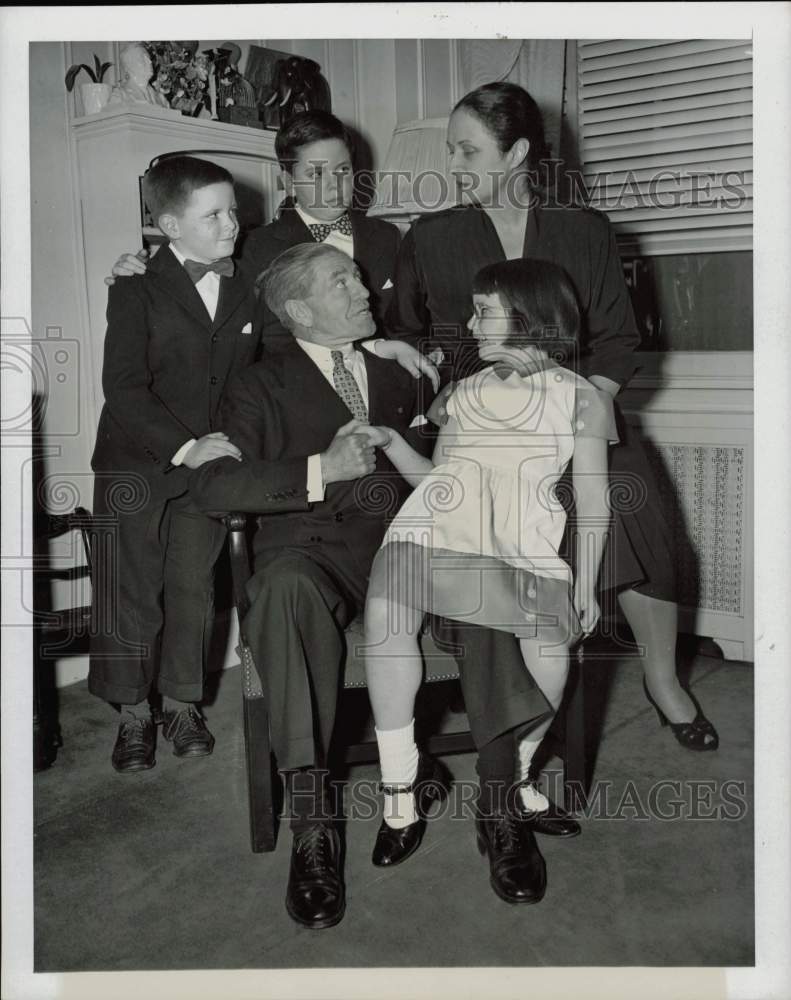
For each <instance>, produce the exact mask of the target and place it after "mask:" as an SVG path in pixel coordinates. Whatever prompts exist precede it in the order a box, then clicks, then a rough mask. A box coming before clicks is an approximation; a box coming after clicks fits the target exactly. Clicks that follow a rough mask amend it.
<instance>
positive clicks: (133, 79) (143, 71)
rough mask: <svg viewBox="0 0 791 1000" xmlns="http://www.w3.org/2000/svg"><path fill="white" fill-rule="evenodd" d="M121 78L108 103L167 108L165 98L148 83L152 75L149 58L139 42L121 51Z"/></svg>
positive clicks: (152, 69) (152, 68) (152, 70)
mask: <svg viewBox="0 0 791 1000" xmlns="http://www.w3.org/2000/svg"><path fill="white" fill-rule="evenodd" d="M121 68H122V70H123V74H124V75H123V78H122V80H121V82H120V83H117V84H116V85H115V86H114V87H113V92H112V94H111V96H110V101H109V103H110V104H111V105H117V104H154V105H156V106H157V107H160V108H169V107H170V105H169V104H168V101H167V98H166V97H165V96H164V94H160V93H159V91H158V90H155V89H154V88H153V87H152V86H151V85H150V83H149V82H148V81H149V80H150V79H151V77H152V76H153V73H154V67H153V65H152V63H151V56H150V55H149V54H148V52H147V51H146V48H145V46H144V45H141V44H140V42H132V43H131V44H129V45H127V46H125V47H124V48H123V49H122V50H121Z"/></svg>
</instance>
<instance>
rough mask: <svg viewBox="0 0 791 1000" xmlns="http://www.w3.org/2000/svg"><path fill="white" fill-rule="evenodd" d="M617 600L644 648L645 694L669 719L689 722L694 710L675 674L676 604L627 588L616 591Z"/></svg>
mask: <svg viewBox="0 0 791 1000" xmlns="http://www.w3.org/2000/svg"><path fill="white" fill-rule="evenodd" d="M618 603H619V604H620V606H621V610H622V611H623V613H624V615H625V616H626V620H627V622H628V623H629V627H630V628H631V630H632V633H633V634H634V637H635V641H636V642H637V644H638V645H639V646H642V647H643V649H644V654H643V671H644V673H645V682H646V685H647V687H648V693H649V694H650V695H651V697H652V698H653V699H654V701H655V702H656V704H657V705H658V706H659V708H660V709H661V710H662V711H663V712H664V713H665V715H666V716H667V718H668V720H669V721H670V722H674V723H679V722H691V721H692V720H693V719H694V718H695V715H696V709H695V706H694V704H693V703H692V699H691V698H690V697H689V695H688V694H687V693H686V691H684V689H683V688H682V687H681V685H680V684H679V682H678V677H677V676H676V640H677V634H678V607H677V605H676V604H675V603H674V602H673V601H660V600H659V599H658V598H656V597H648V596H647V595H646V594H641V593H639V592H638V591H636V590H631V589H630V590H622V591H621V592H620V593H619V594H618Z"/></svg>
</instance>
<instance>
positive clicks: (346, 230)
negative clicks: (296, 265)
mask: <svg viewBox="0 0 791 1000" xmlns="http://www.w3.org/2000/svg"><path fill="white" fill-rule="evenodd" d="M308 229H309V230H310V235H311V236H312V237H313V239H314V240H315V241H316V242H317V243H323V242H324V240H326V239H327V237H328V236H329V235H330V233H331V232H332V231H333V230H334V229H337V230H338V232H340V233H343V235H344V236H351V235H352V220H351V218H350V217H349V213H348V212H344V213H343V215H342V216H341V217H340V219H336V220H335V222H318V223H316V224H315V225H310V226H308Z"/></svg>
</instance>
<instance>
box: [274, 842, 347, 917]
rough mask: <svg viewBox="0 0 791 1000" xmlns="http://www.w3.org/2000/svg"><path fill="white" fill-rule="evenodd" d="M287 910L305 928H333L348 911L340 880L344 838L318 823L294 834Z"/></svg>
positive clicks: (287, 892)
mask: <svg viewBox="0 0 791 1000" xmlns="http://www.w3.org/2000/svg"><path fill="white" fill-rule="evenodd" d="M286 909H287V910H288V915H289V916H290V917H291V919H292V920H296V922H297V923H298V924H302V926H303V927H310V928H311V929H312V930H320V929H321V928H324V927H333V926H334V925H335V924H337V923H338V922H339V921H340V920H341V918H342V917H343V914H344V911H345V910H346V894H345V890H344V886H343V878H342V877H341V838H340V837H339V835H338V831H337V830H336V829H334V828H333V827H331V826H330V825H329V824H328V823H315V824H313V826H310V827H308V829H307V830H305V831H304V833H295V834H294V842H293V844H292V846H291V870H290V871H289V875H288V888H287V890H286Z"/></svg>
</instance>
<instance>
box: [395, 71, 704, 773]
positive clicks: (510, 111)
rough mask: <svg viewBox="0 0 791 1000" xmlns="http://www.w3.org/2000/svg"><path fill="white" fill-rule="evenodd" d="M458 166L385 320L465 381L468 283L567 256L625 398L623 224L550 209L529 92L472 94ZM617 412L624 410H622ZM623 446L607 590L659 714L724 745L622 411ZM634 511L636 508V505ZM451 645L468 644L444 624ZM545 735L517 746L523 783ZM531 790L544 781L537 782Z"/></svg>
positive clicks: (459, 110)
mask: <svg viewBox="0 0 791 1000" xmlns="http://www.w3.org/2000/svg"><path fill="white" fill-rule="evenodd" d="M447 143H448V153H449V156H450V170H451V173H452V174H453V176H454V178H455V179H456V183H457V186H458V189H459V192H460V194H461V196H462V201H463V202H464V204H463V205H460V206H457V207H455V208H451V209H449V210H447V211H444V212H437V213H435V214H433V215H426V216H424V217H422V218H421V219H419V220H418V221H417V222H415V224H414V225H413V226H412V228H411V229H410V231H409V233H408V234H407V235H406V237H405V238H404V241H403V243H402V246H401V250H400V254H399V260H398V266H397V269H396V282H395V294H394V297H393V300H392V303H391V307H390V312H389V314H388V327H389V329H390V331H391V334H392V335H394V336H398V337H405V338H409V337H411V338H412V339H413V342H415V341H417V340H421V339H423V338H426V337H429V336H430V337H431V345H432V347H433V346H434V344H436V346H437V347H440V348H441V349H442V351H443V353H444V356H445V364H444V379H445V380H448V379H450V378H452V379H454V380H458V379H461V378H464V377H466V376H467V375H469V374H471V373H472V372H473V371H475V370H476V369H477V368H478V367H480V361H479V359H478V357H477V351H476V345H475V343H474V341H473V340H472V339H471V338H470V337H469V336H468V335H467V323H468V321H469V319H470V309H471V307H470V288H471V287H472V282H473V278H474V276H475V274H476V272H477V271H479V270H480V269H481V268H482V267H484V266H486V265H488V264H493V263H496V262H498V261H502V260H506V259H508V260H510V259H514V258H517V257H532V258H540V259H543V260H548V261H551V262H553V263H555V264H559V265H560V266H561V267H562V268H563V269H564V270H565V271H566V273H567V274H568V275H569V277H570V278H571V282H572V284H573V286H574V289H575V291H576V293H577V297H578V303H579V307H580V311H581V314H582V331H581V343H580V348H581V349H580V358H579V370H580V373H581V374H582V375H584V376H585V378H587V379H588V381H590V382H591V383H593V384H594V385H595V386H596V387H597V388H598V389H599V390H601V391H603V392H607V393H609V394H610V395H611V396H615V395H616V394H617V393H618V391H619V389H620V388H621V387H622V386H623V385H624V384H625V383H626V382H628V380H629V378H630V377H631V376H632V374H633V373H634V369H635V359H634V351H635V349H636V348H637V346H638V344H639V339H640V338H639V336H638V333H637V328H636V325H635V321H634V316H633V313H632V307H631V302H630V299H629V294H628V291H627V288H626V283H625V281H624V277H623V271H622V267H621V262H620V259H619V257H618V251H617V247H616V243H615V238H614V235H613V232H612V230H611V228H610V224H609V221H608V220H607V218H606V216H605V215H603V214H602V213H600V212H597V211H595V210H592V209H585V208H577V207H564V206H560V205H557V204H553V203H551V202H550V201H549V200H548V199H547V198H546V197H545V196H544V195H542V193H541V191H540V189H539V188H538V186H537V185H536V183H535V178H537V176H538V171H539V165H540V164H541V162H542V160H544V161H545V160H547V159H548V157H549V150H548V148H547V146H546V144H545V141H544V129H543V123H542V120H541V113H540V111H539V110H538V107H537V105H536V103H535V101H534V100H533V99H532V98H531V97H530V95H529V94H528V93H527V91H525V90H524V89H523V88H522V87H519V86H517V85H516V84H511V83H490V84H486V85H485V86H482V87H479V88H478V89H477V90H474V91H472V92H471V93H469V94H467V95H466V96H465V97H463V98H462V99H461V100H460V101H459V103H458V104H457V105H456V107H455V108H454V109H453V112H452V114H451V117H450V122H449V125H448V137H447ZM616 411H617V404H616ZM618 419H619V434H620V444H618V445H616V446H615V447H614V448H613V449H612V450H611V454H610V480H611V486H612V487H613V489H614V500H615V499H616V497H618V494H619V493H620V494H621V497H623V496H631V497H632V499H633V501H634V502H632V503H631V504H630V503H621V504H618V503H617V501H616V503H614V504H613V506H614V507H616V508H617V507H618V506H620V507H621V508H622V509H621V510H618V509H615V510H614V511H613V525H612V535H611V538H610V542H609V546H608V548H609V551H608V552H607V553H606V554H605V559H604V565H603V567H602V571H601V575H600V578H599V586H600V589H601V590H606V589H613V588H614V589H616V590H617V593H618V602H619V604H620V607H621V610H622V611H623V613H624V615H625V617H626V619H627V621H628V623H629V625H630V627H631V629H632V632H633V634H634V637H635V640H636V642H637V643H638V645H640V646H642V647H643V649H644V656H643V669H644V683H645V688H646V693H647V695H648V698H649V699H650V701H651V702H652V704H653V705H654V707H655V708H656V710H657V714H658V715H659V718H660V722H661V723H662V725H665V724H666V723H667V722H669V723H670V725H671V729H672V731H673V733H674V735H675V737H676V739H677V740H678V742H679V743H680V744H681V745H682V746H684V747H686V748H687V749H689V750H716V749H717V746H718V743H719V739H718V736H717V733H716V731H715V729H714V727H713V726H712V725H711V723H710V722H708V720H707V719H706V718H705V716H704V715H703V713H702V712H701V710H700V708H699V706H698V705H697V703H696V702H695V700H694V699H693V698H692V697H691V695H690V694H689V692H688V691H687V690H686V689H685V688H683V687H682V686H681V684H680V683H679V681H678V678H677V676H676V633H677V625H678V610H677V606H676V603H675V588H674V571H673V552H672V540H671V536H670V531H669V528H668V525H667V523H666V521H665V519H664V516H663V513H662V511H661V508H660V506H659V497H658V490H657V486H656V482H655V479H654V476H653V473H652V471H651V468H650V465H649V463H648V459H647V456H646V454H645V450H644V448H643V446H642V444H641V442H640V440H639V438H638V436H637V434H636V433H635V431H634V430H633V429H631V428H630V427H629V426H628V424H627V423H626V421H624V420H623V419H622V417H620V414H619V415H618ZM627 508H628V509H627ZM442 628H443V631H445V632H446V633H447V637H448V638H449V639H451V640H453V639H454V636H455V639H456V640H457V641H458V639H459V638H460V637H459V635H458V633H456V632H455V627H454V626H453V625H452V623H448V622H443V626H442ZM490 635H491V643H492V645H491V650H490V652H491V656H492V657H495V656H497V657H498V658H499V657H500V656H501V655H506V656H508V655H510V654H509V652H508V650H506V649H505V648H504V643H505V642H508V641H509V640H510V641H512V642H513V640H512V638H511V637H509V636H505V635H504V633H499V634H498V633H495V632H492V633H490ZM537 745H538V744H537V742H536V741H531V740H530V738H529V735H528V736H527V737H526V738H524V739H523V740H522V741H521V743H520V745H519V756H520V766H521V772H522V777H523V778H529V777H531V776H532V775H531V772H530V762H531V759H532V756H533V753H534V752H535V750H536V748H537ZM534 791H535V789H534Z"/></svg>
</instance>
